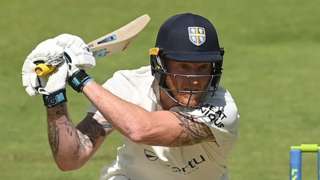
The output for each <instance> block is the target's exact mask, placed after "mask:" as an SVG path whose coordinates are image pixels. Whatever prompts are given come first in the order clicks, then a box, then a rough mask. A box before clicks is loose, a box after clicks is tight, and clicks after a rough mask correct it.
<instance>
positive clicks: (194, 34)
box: [188, 27, 206, 46]
mask: <svg viewBox="0 0 320 180" xmlns="http://www.w3.org/2000/svg"><path fill="white" fill-rule="evenodd" d="M188 34H189V40H190V41H191V42H192V44H194V45H196V46H201V45H202V44H203V43H205V42H206V32H205V29H204V28H203V27H188Z"/></svg>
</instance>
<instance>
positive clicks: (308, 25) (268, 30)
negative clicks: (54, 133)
mask: <svg viewBox="0 0 320 180" xmlns="http://www.w3.org/2000/svg"><path fill="white" fill-rule="evenodd" d="M319 7H320V1H316V0H308V1H301V0H281V1H279V0H264V1H256V0H225V1H216V0H197V1H196V0H190V1H182V0H175V1H173V0H161V1H148V0H131V1H129V0H127V1H125V0H117V1H106V0H104V1H103V0H90V1H76V0H67V1H65V0H55V1H41V0H25V1H19V0H1V1H0V32H1V38H0V62H1V64H0V82H1V83H0V128H1V129H0V179H2V180H11V179H12V180H13V179H27V180H40V179H41V180H42V179H50V180H51V179H52V180H55V179H56V180H58V179H59V180H73V179H74V180H85V179H98V178H99V174H100V169H101V167H102V166H103V165H105V164H109V163H110V162H112V160H113V159H114V157H115V153H116V147H117V146H118V145H119V144H121V136H120V135H119V134H118V133H113V134H112V136H111V137H110V138H109V139H108V140H107V141H106V143H105V144H104V145H103V147H102V148H100V150H99V151H98V152H97V154H96V155H95V156H94V158H93V159H92V160H91V161H89V162H88V163H87V164H86V165H85V166H84V167H83V168H81V169H79V170H77V171H72V172H61V171H59V170H58V168H57V167H56V165H55V163H54V161H53V158H52V156H51V151H50V148H49V144H48V141H47V125H46V114H45V108H44V106H43V105H42V99H41V97H40V96H38V97H29V96H28V95H27V94H26V93H25V91H24V89H23V88H22V83H21V67H22V63H23V61H24V59H25V57H26V56H27V55H28V54H29V53H30V52H31V50H32V49H33V48H34V47H35V46H36V45H37V44H38V43H39V42H40V41H42V40H45V39H47V38H50V37H54V36H56V35H58V34H61V33H71V34H75V35H78V36H80V37H82V38H83V39H84V40H85V41H86V42H89V41H91V40H93V39H96V38H97V37H99V36H101V35H103V34H106V33H108V32H112V31H113V30H115V29H117V28H119V27H121V26H122V25H124V24H126V23H127V22H129V21H131V20H133V19H134V18H136V17H138V16H140V15H142V14H145V13H147V14H149V15H150V16H151V18H152V20H151V22H150V24H149V25H148V27H147V28H146V29H145V30H144V31H143V32H142V33H141V34H140V35H139V36H138V38H137V39H136V40H135V41H134V42H133V44H131V46H130V48H129V49H127V50H126V51H125V52H124V53H121V54H116V55H113V56H110V57H107V58H102V59H99V60H98V61H97V66H96V68H94V69H92V70H90V71H89V74H91V75H92V76H93V77H94V78H95V79H96V80H97V81H98V82H100V83H103V82H104V81H105V80H106V79H107V78H109V77H110V76H111V75H112V74H113V72H114V71H116V70H119V69H132V68H137V67H139V66H141V65H146V64H148V63H149V57H148V49H149V48H150V47H152V46H153V45H154V41H155V37H156V34H157V31H158V29H159V27H160V25H161V24H162V23H163V22H164V21H165V20H166V19H167V18H168V17H170V16H172V15H174V14H177V13H181V12H192V13H196V14H200V15H202V16H205V17H207V18H208V19H209V20H210V21H211V22H213V23H214V25H215V26H216V29H217V31H218V34H219V38H220V44H221V45H222V46H223V47H224V48H225V51H226V54H225V62H224V73H223V79H222V84H223V86H224V87H226V88H227V89H229V90H230V91H231V93H232V95H233V96H234V98H235V100H236V101H237V104H238V106H239V109H240V113H241V124H240V137H239V141H238V143H237V145H236V147H235V149H234V150H233V152H232V156H231V157H230V159H229V164H230V166H229V167H230V172H231V179H233V180H246V179H249V180H251V179H259V180H283V179H288V177H289V166H288V164H289V147H290V146H291V145H298V144H301V143H319V140H318V136H319V135H320V128H319V124H320V111H319V107H320V95H319V93H318V91H319V89H320V84H319V81H317V79H318V78H319V75H320V73H319V67H320V34H319V32H320V24H319V22H320V21H319V18H320V10H319ZM68 99H69V101H68V107H69V111H70V114H71V117H72V119H73V121H74V122H75V123H76V122H79V120H81V119H82V118H83V117H84V115H85V114H86V109H87V108H88V107H89V102H88V101H87V100H86V99H85V97H84V96H83V95H81V94H76V93H75V92H74V91H72V90H71V89H68ZM315 158H316V157H315V155H312V154H308V155H306V156H304V158H303V163H304V166H303V173H304V174H303V177H304V178H305V179H309V180H310V179H316V167H315V164H316V159H315Z"/></svg>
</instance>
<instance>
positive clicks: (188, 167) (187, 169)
mask: <svg viewBox="0 0 320 180" xmlns="http://www.w3.org/2000/svg"><path fill="white" fill-rule="evenodd" d="M144 154H145V156H146V158H147V159H148V160H149V161H153V162H158V163H159V164H160V165H162V166H165V167H167V168H169V170H170V171H171V172H174V173H178V174H182V175H187V174H190V173H192V172H194V171H196V170H198V169H199V167H200V164H202V163H204V162H205V161H206V159H205V157H204V156H203V155H202V154H199V155H196V156H195V157H193V158H191V159H189V160H187V161H186V162H185V164H184V165H182V166H177V165H176V164H172V163H170V162H164V161H161V160H160V159H159V157H158V156H157V155H156V153H154V152H153V151H151V150H148V149H144Z"/></svg>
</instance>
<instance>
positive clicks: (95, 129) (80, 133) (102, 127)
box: [47, 104, 112, 159]
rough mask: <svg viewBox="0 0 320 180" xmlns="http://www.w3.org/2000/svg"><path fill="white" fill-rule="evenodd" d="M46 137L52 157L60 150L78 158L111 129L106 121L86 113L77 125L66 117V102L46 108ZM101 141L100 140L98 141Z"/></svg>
mask: <svg viewBox="0 0 320 180" xmlns="http://www.w3.org/2000/svg"><path fill="white" fill-rule="evenodd" d="M47 113H48V137H49V144H50V147H51V150H52V153H53V155H54V157H57V156H58V153H59V152H61V153H62V156H64V155H66V154H65V153H67V154H69V153H70V154H69V157H70V155H71V156H74V158H76V159H78V158H79V157H80V155H81V153H82V152H85V151H88V150H89V151H91V150H93V149H94V148H95V145H96V144H97V142H98V141H99V140H102V139H101V138H102V137H104V136H106V135H107V134H109V133H110V132H111V131H112V127H111V125H110V124H109V123H108V122H107V121H102V122H97V121H96V120H95V119H94V118H93V114H91V113H90V114H88V115H87V116H86V117H85V118H84V120H82V121H81V122H80V123H79V124H78V125H77V127H75V126H74V125H73V123H72V122H71V120H70V119H69V117H68V112H67V107H66V104H61V105H58V106H56V107H53V108H49V109H47ZM100 142H101V141H100Z"/></svg>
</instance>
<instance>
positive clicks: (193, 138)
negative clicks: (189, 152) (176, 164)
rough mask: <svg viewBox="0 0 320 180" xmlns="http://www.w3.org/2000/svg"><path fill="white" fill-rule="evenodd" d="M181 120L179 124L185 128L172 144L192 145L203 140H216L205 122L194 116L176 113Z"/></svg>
mask: <svg viewBox="0 0 320 180" xmlns="http://www.w3.org/2000/svg"><path fill="white" fill-rule="evenodd" d="M174 115H175V116H176V117H177V118H178V119H179V120H180V123H179V125H180V126H181V127H182V128H183V130H182V131H181V133H180V134H179V136H178V137H177V138H176V139H175V140H174V141H173V142H172V143H171V145H172V146H179V145H192V144H196V143H200V142H203V141H212V142H214V141H215V138H214V136H213V134H212V132H211V131H210V128H209V127H208V126H207V125H205V124H204V123H200V122H197V121H195V120H194V118H193V117H189V116H185V115H183V114H180V113H174Z"/></svg>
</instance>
